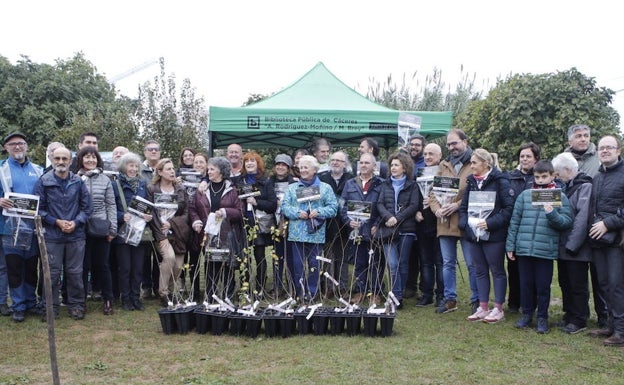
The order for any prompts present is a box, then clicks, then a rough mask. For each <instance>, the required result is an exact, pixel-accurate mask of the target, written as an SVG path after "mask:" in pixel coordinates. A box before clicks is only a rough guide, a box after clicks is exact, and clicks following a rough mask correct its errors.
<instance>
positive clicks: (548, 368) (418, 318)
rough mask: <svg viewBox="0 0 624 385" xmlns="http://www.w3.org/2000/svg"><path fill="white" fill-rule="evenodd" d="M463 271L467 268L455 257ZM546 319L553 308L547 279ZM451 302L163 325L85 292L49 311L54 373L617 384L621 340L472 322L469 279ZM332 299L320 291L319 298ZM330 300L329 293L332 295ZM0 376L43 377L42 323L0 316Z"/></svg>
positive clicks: (183, 379) (556, 311)
mask: <svg viewBox="0 0 624 385" xmlns="http://www.w3.org/2000/svg"><path fill="white" fill-rule="evenodd" d="M462 270H463V271H464V275H466V274H465V272H466V270H465V267H463V268H462ZM553 282H554V283H553V286H552V294H553V305H552V306H551V309H550V315H551V318H550V320H551V323H553V322H556V321H558V320H559V319H560V317H561V307H560V306H559V305H558V304H557V303H558V302H559V301H558V298H560V291H559V288H558V285H557V284H556V279H555V280H554V281H553ZM458 289H459V291H460V304H459V306H460V307H459V310H458V311H457V312H454V313H450V314H443V315H440V314H435V313H434V311H433V307H431V306H429V307H426V308H416V307H415V306H414V304H415V302H416V300H415V299H413V298H412V299H409V300H407V302H406V308H405V309H404V310H402V311H400V312H399V314H398V316H397V319H396V321H395V324H394V334H393V336H392V337H390V338H377V337H376V338H370V337H364V336H356V337H346V336H329V335H328V336H313V335H310V336H293V337H290V338H285V339H284V338H270V339H269V338H265V336H264V334H261V335H260V337H259V338H256V339H249V338H245V337H233V336H227V335H224V336H213V335H210V334H207V335H199V334H196V333H195V332H194V331H193V332H191V333H189V334H188V335H164V334H163V333H162V330H161V326H160V322H159V318H158V315H157V313H156V311H157V309H158V303H157V301H148V302H147V303H146V305H147V308H146V310H145V311H144V312H137V311H133V312H123V311H122V310H121V309H119V308H115V314H114V315H113V316H104V315H103V314H102V313H101V308H100V306H101V303H99V302H89V311H88V313H87V317H86V319H85V320H83V321H72V320H71V319H70V318H69V317H68V316H67V314H66V313H65V312H63V313H62V314H61V319H59V320H58V321H57V322H56V346H57V352H58V365H59V372H60V378H61V383H63V384H113V383H117V384H316V383H329V384H374V383H383V384H530V385H532V384H622V383H624V363H623V362H622V357H623V354H624V349H618V348H607V347H604V346H603V345H602V340H600V339H592V338H590V337H588V336H587V335H586V334H578V335H575V336H570V335H566V334H564V333H562V332H560V331H559V330H556V328H554V327H553V328H552V329H551V332H550V333H549V334H547V335H539V334H537V333H536V332H535V331H534V330H517V329H515V328H514V327H513V324H514V322H515V321H516V320H517V319H518V315H509V314H508V315H507V319H506V320H505V321H503V322H501V323H499V324H496V325H488V324H485V323H470V322H468V321H466V320H465V317H466V316H468V315H469V314H468V305H467V303H466V298H467V288H466V283H464V282H462V281H461V278H459V277H458ZM328 304H329V303H328ZM332 305H333V304H332ZM590 326H595V319H594V320H592V321H591V324H590ZM0 336H2V337H1V338H0V352H2V354H1V355H0V357H1V358H0V384H49V383H52V377H51V370H50V358H49V350H48V340H47V330H46V325H45V323H42V322H41V321H40V320H39V319H38V318H35V317H29V318H27V319H26V321H25V322H24V323H22V324H14V323H13V322H11V320H10V318H9V317H1V318H0Z"/></svg>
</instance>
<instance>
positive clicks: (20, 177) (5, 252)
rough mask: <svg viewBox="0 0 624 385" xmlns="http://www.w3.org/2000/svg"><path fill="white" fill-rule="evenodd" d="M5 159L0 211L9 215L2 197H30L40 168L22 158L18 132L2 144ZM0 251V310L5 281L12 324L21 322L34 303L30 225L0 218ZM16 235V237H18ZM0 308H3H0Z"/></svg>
mask: <svg viewBox="0 0 624 385" xmlns="http://www.w3.org/2000/svg"><path fill="white" fill-rule="evenodd" d="M2 145H3V147H4V150H5V151H6V152H7V153H8V154H9V157H8V159H6V160H3V161H0V182H1V183H0V207H2V208H3V209H4V210H7V211H8V212H10V211H11V210H12V209H13V207H14V205H13V200H11V199H7V198H4V196H5V194H6V193H20V194H33V191H34V187H35V184H36V183H37V181H38V180H39V177H40V176H41V174H42V173H43V168H42V167H41V166H38V165H36V164H33V163H31V162H30V160H29V159H28V157H27V156H26V152H27V151H28V144H27V143H26V136H25V135H24V134H22V133H20V132H14V133H11V134H9V135H7V136H6V137H5V138H4V141H3V142H2ZM0 229H2V232H1V233H2V237H3V238H4V239H3V242H2V247H1V248H0V271H1V270H2V265H4V267H5V269H4V274H5V276H4V278H5V280H3V279H2V277H1V276H0V285H2V286H1V287H0V310H2V311H3V312H2V314H4V313H5V311H4V310H6V309H4V307H6V306H7V304H6V287H7V278H8V286H9V289H10V292H11V299H12V300H13V305H12V310H13V316H12V318H13V321H15V322H22V321H24V317H25V314H26V312H27V311H34V310H35V305H36V302H37V297H36V294H35V288H36V286H37V263H38V258H39V247H38V244H37V237H35V236H34V231H33V229H34V221H33V220H32V219H29V218H20V217H16V216H11V215H6V216H5V215H4V214H2V215H0ZM18 234H19V235H18ZM2 305H4V307H3V306H2Z"/></svg>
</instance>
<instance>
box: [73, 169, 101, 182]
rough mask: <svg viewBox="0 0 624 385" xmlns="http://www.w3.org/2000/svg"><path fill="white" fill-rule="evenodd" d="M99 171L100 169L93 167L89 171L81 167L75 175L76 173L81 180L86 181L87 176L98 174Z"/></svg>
mask: <svg viewBox="0 0 624 385" xmlns="http://www.w3.org/2000/svg"><path fill="white" fill-rule="evenodd" d="M101 172H102V171H101V170H100V169H99V168H95V169H93V170H89V171H87V170H85V169H82V168H81V169H80V170H79V171H78V173H77V174H76V175H78V176H79V177H80V178H81V179H82V181H83V182H86V181H88V180H89V178H91V177H93V176H95V175H99V174H100V173H101Z"/></svg>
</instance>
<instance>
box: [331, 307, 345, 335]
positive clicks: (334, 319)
mask: <svg viewBox="0 0 624 385" xmlns="http://www.w3.org/2000/svg"><path fill="white" fill-rule="evenodd" d="M327 318H329V334H331V335H332V336H335V335H338V334H342V332H344V327H345V316H344V313H335V312H333V311H332V312H331V313H329V314H328V315H327Z"/></svg>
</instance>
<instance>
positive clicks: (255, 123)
mask: <svg viewBox="0 0 624 385" xmlns="http://www.w3.org/2000/svg"><path fill="white" fill-rule="evenodd" d="M247 128H248V129H251V130H257V129H259V128H260V117H259V116H248V117H247Z"/></svg>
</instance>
